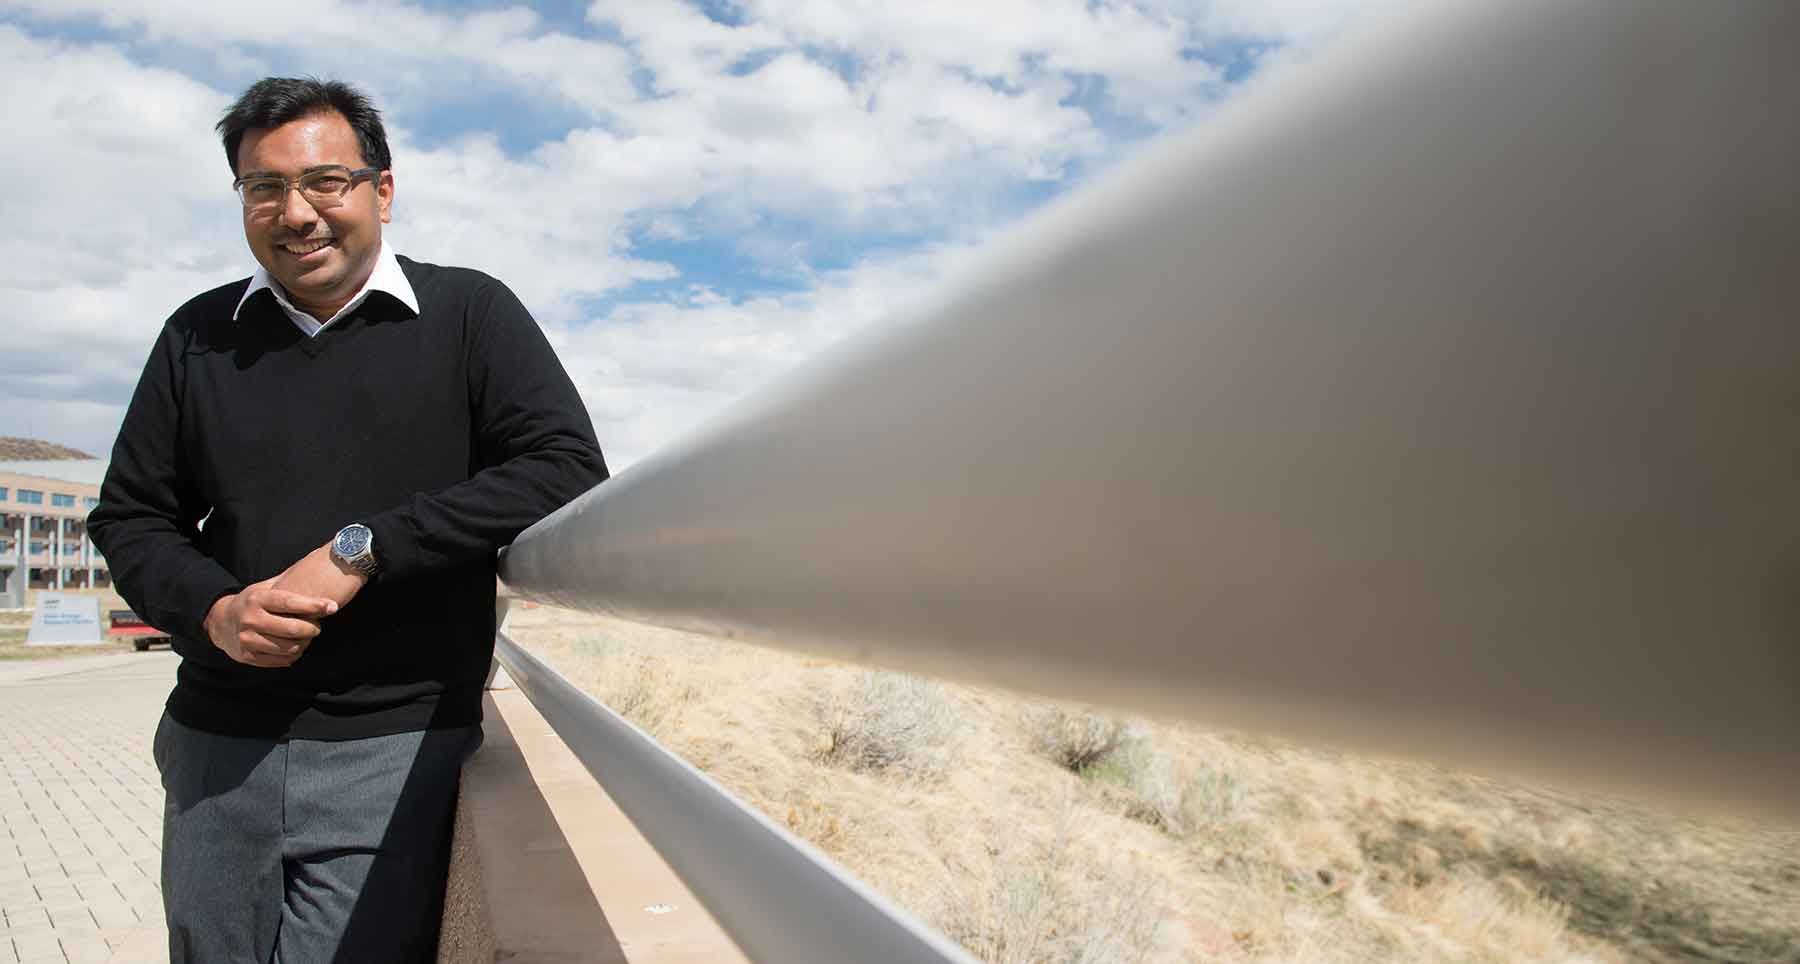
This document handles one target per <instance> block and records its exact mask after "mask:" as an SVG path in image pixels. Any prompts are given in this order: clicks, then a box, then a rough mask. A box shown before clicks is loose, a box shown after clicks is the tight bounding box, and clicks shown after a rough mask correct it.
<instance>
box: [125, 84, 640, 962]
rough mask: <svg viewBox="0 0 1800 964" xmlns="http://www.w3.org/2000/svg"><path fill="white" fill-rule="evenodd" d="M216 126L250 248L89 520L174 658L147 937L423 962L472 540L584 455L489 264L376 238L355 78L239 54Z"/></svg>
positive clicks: (380, 138) (208, 948)
mask: <svg viewBox="0 0 1800 964" xmlns="http://www.w3.org/2000/svg"><path fill="white" fill-rule="evenodd" d="M219 131H220V133H221V134H222V135H223V140H224V145H225V156H226V159H227V160H228V161H229V163H230V165H231V169H232V173H233V174H234V175H235V177H236V180H235V181H234V182H233V186H234V187H235V188H236V190H237V192H238V195H239V197H240V199H241V200H242V202H243V216H244V237H245V239H246V240H247V241H248V242H249V245H250V252H251V254H252V255H254V256H255V259H256V262H257V264H258V265H259V267H258V269H257V270H256V272H255V273H254V274H253V275H252V276H251V277H250V279H249V280H248V281H247V282H246V281H243V280H239V281H235V282H232V283H231V284H227V285H224V286H222V287H219V288H215V289H213V290H212V291H208V292H206V293H204V294H201V295H199V296H198V297H196V298H194V299H193V300H191V301H189V302H188V303H187V304H185V305H183V306H182V307H181V308H179V309H177V310H176V312H175V313H174V315H172V316H171V317H170V318H169V320H168V322H167V324H166V325H165V326H164V327H163V330H162V333H161V335H160V337H159V338H158V339H157V341H156V344H155V347H154V348H153V349H152V351H151V353H150V359H149V362H148V363H147V364H146V365H145V367H144V372H143V376H142V378H141V379H140V381H139V383H138V387H137V391H136V393H135V395H134V396H133V397H132V400H131V406H130V408H129V409H128V410H127V412H126V415H125V421H124V424H123V426H122V427H121V428H120V431H119V438H118V442H117V443H116V445H115V446H114V448H113V454H112V463H111V466H110V467H109V468H108V470H107V475H106V480H105V483H104V485H103V486H102V489H101V495H100V506H99V507H98V508H96V509H95V510H94V512H93V513H92V515H91V516H90V517H89V519H90V526H91V531H92V533H93V536H94V540H95V542H96V543H97V544H98V545H99V547H100V549H101V551H102V552H103V553H104V554H105V555H106V558H107V561H108V563H109V564H110V565H111V567H112V571H113V573H114V576H115V579H116V582H117V585H118V587H119V590H120V592H121V593H122V594H123V595H124V596H125V598H126V599H127V600H128V601H129V602H130V603H131V605H132V606H133V607H135V608H136V609H137V611H138V612H139V613H141V614H142V615H143V616H144V617H145V618H146V619H147V620H148V621H149V622H150V623H152V624H153V625H155V626H157V627H159V628H161V629H163V630H165V631H167V632H169V633H170V634H171V635H172V636H173V637H174V643H175V649H176V651H177V652H179V653H180V654H181V657H182V660H181V666H180V670H179V672H178V674H177V680H176V684H175V689H174V691H173V692H172V693H171V694H170V696H169V700H168V704H167V708H166V711H165V713H164V716H163V719H162V722H161V724H160V725H159V727H158V729H157V734H156V740H155V755H156V760H157V766H158V768H159V769H160V770H161V772H162V779H163V786H164V789H165V790H166V792H167V804H166V808H165V813H164V821H163V867H162V883H163V900H164V905H165V909H166V912H167V916H168V922H169V945H170V953H171V957H172V958H173V959H174V960H177V961H207V962H213V961H271V960H273V961H281V962H288V964H294V962H308V961H319V962H325V961H362V960H367V961H384V962H390V961H413V960H424V959H429V958H430V957H431V955H432V954H433V951H434V948H435V945H436V936H437V923H438V917H439V914H440V913H441V911H440V908H441V905H442V900H443V886H444V876H445V870H446V866H447V860H448V849H449V834H450V825H451V818H452V814H453V810H454V800H455V791H456V783H457V777H458V773H459V771H460V768H461V764H462V761H463V760H464V758H465V757H466V756H467V755H468V753H470V752H471V751H472V750H473V749H474V747H475V745H476V744H477V743H478V742H479V740H480V727H479V724H480V722H481V702H480V701H481V690H482V684H483V681H484V679H485V678H486V674H487V671H488V665H489V661H490V659H491V658H492V650H493V633H494V607H493V601H494V572H495V552H496V550H497V549H499V548H500V547H501V546H504V545H506V544H507V543H508V542H510V541H511V540H512V539H513V537H514V536H515V535H517V534H518V533H519V531H520V530H522V529H524V528H525V527H526V526H528V525H530V524H531V523H533V522H535V521H537V520H538V519H539V518H541V517H542V516H544V515H545V514H546V513H548V512H550V511H552V510H554V509H555V508H557V507H558V506H560V505H562V504H563V503H565V502H567V501H568V500H569V499H571V498H573V497H574V496H576V495H579V494H580V493H582V492H584V491H586V490H587V489H589V488H591V487H592V486H594V485H595V484H597V483H599V482H600V481H602V480H604V479H605V478H606V475H607V473H606V465H605V462H604V460H603V459H602V457H601V453H600V449H599V446H598V445H597V444H596V442H595V440H594V432H593V427H592V425H591V424H590V422H589V420H588V416H587V414H586V411H585V409H584V408H583V406H582V404H581V401H580V399H579V397H578V396H577V395H576V392H575V389H574V386H573V385H572V384H571V383H570V381H569V378H568V376H567V375H566V374H565V373H564V372H563V369H562V367H561V366H560V365H559V364H558V362H557V359H556V356H555V354H554V353H553V352H552V350H551V349H550V346H549V344H548V342H546V340H545V339H544V336H543V334H542V332H540V331H539V329H538V328H537V325H536V324H535V322H533V320H532V319H531V316H530V315H529V314H528V313H527V312H526V310H525V308H524V307H523V306H522V305H520V303H519V301H518V299H516V298H515V297H514V296H513V294H512V293H511V292H510V291H508V290H507V289H506V287H505V286H504V285H502V284H500V283H499V282H498V281H495V280H494V279H493V278H490V277H488V276H486V275H484V274H481V273H479V272H476V271H471V270H467V269H462V268H446V267H438V266H436V265H430V264H424V263H421V262H415V261H412V260H409V259H406V258H401V257H398V256H396V255H395V254H394V253H393V252H392V251H390V250H389V249H388V248H387V247H386V245H385V244H384V243H383V241H382V236H381V234H382V225H383V224H385V223H387V222H388V220H389V215H390V212H391V209H392V206H393V201H394V190H395V188H394V174H393V171H392V170H391V165H390V160H389V155H388V145H387V138H386V134H385V131H384V129H383V127H382V123H381V118H380V114H379V113H378V112H377V111H376V110H375V108H374V107H373V106H372V105H371V104H370V102H369V101H368V99H367V98H365V97H364V96H363V95H362V94H360V93H359V92H357V91H356V90H355V89H354V88H352V87H349V86H347V85H345V84H342V83H337V82H331V83H322V82H319V81H316V80H312V79H286V78H269V79H266V80H262V81H260V82H258V83H256V84H255V85H254V86H252V87H251V88H250V89H249V90H248V91H246V92H245V93H244V95H243V96H242V97H241V98H240V99H239V100H238V101H237V103H235V104H233V105H232V106H231V108H230V110H229V111H228V112H227V113H226V114H225V116H224V119H223V120H221V121H220V122H219ZM495 189H496V190H497V191H503V190H504V187H503V186H496V187H495ZM494 200H495V203H502V201H501V199H500V198H499V197H498V196H496V197H495V199H494Z"/></svg>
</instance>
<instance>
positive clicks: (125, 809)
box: [0, 650, 177, 964]
mask: <svg viewBox="0 0 1800 964" xmlns="http://www.w3.org/2000/svg"><path fill="white" fill-rule="evenodd" d="M176 662H177V659H176V657H175V655H174V654H173V653H171V652H169V651H167V650H153V651H151V652H148V653H118V654H109V655H102V656H92V657H76V658H72V659H59V660H46V661H41V662H37V661H33V662H17V663H5V664H0V828H3V829H4V833H3V834H0V964H36V962H45V964H50V962H57V964H84V962H90V961H120V962H138V961H146V962H147V961H156V960H167V956H168V950H167V944H168V942H167V939H166V937H165V936H164V931H163V924H162V896H161V894H160V892H159V891H158V886H157V868H158V864H159V856H158V851H159V849H160V846H161V840H162V837H161V834H162V787H161V785H160V784H159V782H158V779H157V775H156V766H155V764H154V763H152V762H151V759H150V738H151V735H152V734H153V733H154V732H155V729H156V721H157V718H158V716H159V715H160V714H161V712H162V704H163V700H164V698H166V697H167V696H168V693H169V688H170V687H171V686H173V685H174V682H175V665H176Z"/></svg>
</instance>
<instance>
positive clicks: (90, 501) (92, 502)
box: [0, 489, 100, 509]
mask: <svg viewBox="0 0 1800 964" xmlns="http://www.w3.org/2000/svg"><path fill="white" fill-rule="evenodd" d="M5 494H6V490H4V489H0V496H3V495H5ZM81 501H82V504H83V505H86V506H87V507H88V508H90V509H92V508H95V507H97V506H98V505H99V504H100V500H99V499H98V498H95V497H94V496H91V495H90V496H88V497H87V498H85V499H82V500H81Z"/></svg>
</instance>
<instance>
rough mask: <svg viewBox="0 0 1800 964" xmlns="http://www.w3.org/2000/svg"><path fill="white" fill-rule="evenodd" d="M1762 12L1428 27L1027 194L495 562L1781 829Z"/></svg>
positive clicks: (1314, 69)
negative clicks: (1038, 204) (871, 309)
mask: <svg viewBox="0 0 1800 964" xmlns="http://www.w3.org/2000/svg"><path fill="white" fill-rule="evenodd" d="M1794 36H1800V5H1796V4H1792V3H1787V2H1782V0H1770V2H1742V3H1733V4H1726V5H1704V4H1655V3H1641V2H1636V0H1615V2H1607V3H1584V4H1567V3H1561V2H1538V3H1510V2H1509V3H1496V4H1490V5H1485V6H1469V5H1456V6H1444V5H1430V6H1428V7H1427V8H1425V9H1422V10H1419V11H1416V12H1415V13H1413V14H1410V15H1409V16H1407V17H1406V18H1404V19H1403V20H1400V21H1398V22H1396V23H1394V24H1392V25H1391V26H1389V27H1388V28H1386V29H1383V30H1379V31H1373V32H1371V33H1370V34H1369V35H1368V36H1366V37H1364V38H1361V39H1360V40H1359V41H1358V42H1357V43H1355V44H1351V45H1347V46H1346V47H1345V48H1344V49H1343V50H1342V51H1341V52H1340V53H1338V54H1336V55H1334V56H1331V57H1328V58H1326V59H1324V60H1321V61H1320V62H1317V63H1314V64H1310V65H1307V67H1306V68H1304V69H1296V70H1294V71H1292V72H1291V73H1289V74H1288V75H1286V76H1283V77H1279V78H1274V79H1272V80H1271V81H1269V82H1268V83H1266V84H1264V85H1263V87H1262V89H1261V90H1259V91H1255V92H1252V93H1250V94H1248V95H1246V96H1245V97H1243V98H1242V99H1241V101H1240V102H1239V103H1237V104H1235V105H1232V106H1230V107H1228V108H1226V109H1224V110H1222V111H1221V112H1220V113H1219V114H1218V115H1217V116H1216V117H1214V118H1213V119H1212V120H1211V121H1209V123H1208V124H1207V125H1206V127H1205V128H1204V129H1203V130H1201V131H1198V132H1196V133H1194V134H1192V135H1190V136H1187V137H1183V138H1179V139H1176V140H1173V141H1171V142H1169V143H1166V144H1164V145H1162V146H1160V147H1158V148H1157V149H1155V150H1153V151H1151V152H1149V153H1148V154H1147V155H1146V156H1145V157H1143V158H1141V159H1139V160H1138V161H1137V162H1135V163H1133V164H1131V165H1129V166H1128V167H1127V168H1126V169H1125V170H1123V171H1121V172H1120V173H1118V174H1117V175H1115V176H1114V177H1112V178H1111V179H1109V180H1107V181H1105V182H1103V183H1101V184H1099V185H1097V186H1096V187H1094V188H1092V189H1090V190H1087V191H1085V192H1082V193H1081V194H1080V195H1079V196H1076V197H1074V198H1071V199H1069V200H1067V201H1065V202H1062V203H1058V204H1056V205H1054V206H1053V208H1052V209H1051V210H1049V211H1048V212H1046V213H1045V214H1043V215H1042V216H1040V217H1037V218H1035V219H1034V220H1033V221H1032V222H1031V223H1029V224H1028V225H1026V226H1025V227H1024V228H1023V229H1022V230H1020V231H1019V232H1017V233H1016V234H1015V235H1014V236H1013V237H1011V238H1010V239H1009V240H1008V241H1007V243H1005V244H1004V245H1002V246H1000V247H999V248H998V249H997V250H995V251H994V252H993V253H992V254H991V255H989V256H987V257H985V258H983V259H981V260H979V261H978V262H977V263H975V264H973V265H971V266H969V268H968V270H967V272H966V273H965V274H964V275H963V276H962V277H961V278H960V280H958V281H957V282H956V283H954V284H952V285H950V286H949V287H948V288H947V289H946V290H945V291H944V292H942V293H940V294H939V295H938V296H937V297H935V298H934V299H933V300H931V301H930V302H928V303H925V304H923V305H921V306H919V307H917V308H916V309H914V310H912V311H911V312H909V313H908V314H907V315H905V316H904V317H903V318H901V319H899V320H898V321H897V322H896V323H895V324H893V325H890V326H888V327H885V328H883V329H881V330H878V331H874V332H871V333H868V334H866V335H864V336H862V337H859V338H856V339H853V340H852V341H850V342H848V343H846V344H844V345H842V346H840V347H838V348H837V349H835V350H833V351H831V352H829V353H828V354H827V355H826V356H825V357H823V358H821V359H818V360H816V361H815V362H813V363H811V364H809V365H807V366H805V367H804V368H803V369H802V370H801V371H799V372H797V373H795V374H794V375H793V376H792V377H790V378H788V379H786V380H784V381H783V382H781V383H780V384H778V385H776V386H774V387H773V388H771V389H769V390H767V391H764V392H762V393H761V394H759V395H756V396H753V397H752V398H751V399H749V400H748V401H746V402H744V403H743V404H741V405H739V406H737V407H735V408H734V409H733V410H732V411H731V412H730V413H728V414H727V415H726V416H725V417H724V418H722V419H720V420H718V421H717V422H715V423H713V424H712V425H710V426H708V427H707V428H706V429H705V430H703V431H700V432H698V433H696V434H694V435H692V436H690V437H688V438H687V439H686V440H684V441H683V442H681V443H680V444H677V445H675V446H673V447H671V448H668V449H666V450H664V451H662V452H660V453H658V454H656V455H654V456H653V457H651V458H649V459H647V460H645V461H644V462H642V463H640V464H637V465H634V466H632V467H631V468H630V469H628V470H627V471H625V472H622V473H620V474H619V476H618V477H616V478H614V479H612V480H611V481H609V482H607V483H605V484H604V485H601V486H599V487H598V488H596V489H595V490H594V491H592V492H589V493H588V494H587V495H585V496H583V497H581V498H579V499H577V500H575V501H574V502H572V503H571V504H570V505H568V506H566V507H565V508H564V509H562V510H561V511H559V512H557V513H555V514H553V515H551V516H550V517H548V518H546V519H545V520H543V521H542V522H540V523H539V524H538V525H536V526H533V527H532V528H531V529H530V530H528V531H527V532H525V533H524V534H523V535H521V536H520V538H519V539H518V540H517V541H516V542H515V543H514V545H513V546H512V547H511V548H510V549H509V550H508V551H507V552H506V553H505V554H504V556H503V559H502V567H501V568H502V576H503V578H504V579H505V581H506V583H507V584H508V586H509V587H510V589H511V590H512V591H513V592H515V593H517V594H518V595H521V596H524V597H526V598H530V599H535V600H538V601H541V602H545V603H550V604H555V605H561V606H569V607H575V608H581V609H590V610H598V611H606V612H611V613H615V614H618V615H622V616H626V617H630V618H634V619H639V620H643V621H647V622H653V623H659V624H663V625H668V626H674V627H678V628H684V629H692V630H699V631H703V632H709V633H714V634H719V635H725V636H730V637H735V638H741V639H753V640H756V641H758V642H761V643H765V644H770V645H776V646H783V647H789V648H793V649H796V650H803V651H806V652H810V653H817V654H822V655H826V656H831V657H839V658H845V659H850V660H854V661H858V662H863V663H870V664H877V665H882V666H887V667H893V668H897V669H903V670H910V671H915V672H921V673H927V674H933V675H938V676H946V677H955V678H960V679H965V680H970V681H974V682H982V683H990V684H1000V685H1003V686H1008V687H1012V688H1015V689H1021V690H1029V691H1034V692H1038V693H1043V694H1047V695H1051V696H1057V697H1068V698H1075V699H1080V700H1087V701H1092V702H1098V703H1105V704H1113V705H1118V706H1123V707H1129V708H1131V709H1133V710H1138V711H1143V712H1148V713H1154V714H1164V715H1168V716H1173V717H1179V718H1183V719H1189V720H1195V721H1199V722H1203V723H1207V724H1213V725H1226V726H1235V727H1244V728H1250V729H1257V730H1264V731H1269V732H1274V733H1278V734H1284V735H1287V736H1290V737H1296V738H1300V739H1305V740H1313V741H1325V742H1329V743H1332V744H1337V745H1347V746H1351V747H1357V748H1363V749H1372V750H1376V751H1380V752H1384V753H1399V754H1405V755H1412V756H1417V757H1423V758H1428V759H1433V760H1440V761H1444V762H1447V763H1451V764H1454V765H1458V766H1465V767H1471V768H1476V769H1484V770H1488V771H1490V772H1492V771H1498V772H1502V773H1508V774H1514V775H1522V776H1525V777H1530V778H1541V779H1547V780H1551V781H1556V782H1561V783H1563V784H1566V785H1572V786H1576V787H1589V788H1599V789H1604V790H1620V791H1625V792H1629V793H1633V794H1637V795H1640V796H1650V797H1655V798H1660V799H1664V800H1669V801H1673V802H1676V803H1680V804H1685V805H1695V806H1701V807H1711V808H1717V809H1721V810H1725V811H1729V812H1735V813H1749V814H1755V815H1760V816H1765V817H1773V818H1775V819H1778V820H1783V821H1793V820H1795V819H1796V818H1800V698H1796V695H1795V694H1796V693H1797V692H1800V606H1797V605H1796V604H1795V602H1794V600H1795V599H1796V598H1800V585H1797V584H1796V574H1797V573H1800V569H1797V568H1796V559H1797V558H1800V556H1796V548H1795V547H1796V546H1800V502H1796V500H1795V499H1794V495H1793V493H1794V486H1795V482H1796V480H1800V446H1797V445H1795V444H1794V439H1795V438H1796V437H1800V408H1797V407H1796V404H1795V399H1796V394H1795V392H1796V385H1800V374H1797V373H1800V268H1797V267H1796V261H1795V253H1796V252H1800V113H1796V112H1795V111H1793V110H1792V109H1791V108H1792V104H1791V103H1790V101H1791V98H1790V97H1785V96H1781V94H1780V93H1779V92H1792V91H1795V90H1800V58H1796V57H1794V56H1793V55H1792V51H1791V49H1790V40H1791V38H1792V37H1794ZM531 672H532V673H536V674H538V676H539V677H540V678H547V677H544V676H543V674H544V671H543V670H541V669H539V668H534V669H533V670H532V671H531ZM528 675H529V674H528ZM570 699H572V697H571V698H570ZM547 715H548V714H547ZM563 720H564V722H565V723H566V724H568V725H569V726H570V727H571V729H569V730H565V731H562V732H563V736H564V738H565V739H566V740H567V741H568V742H569V743H570V745H571V746H573V747H576V748H577V752H578V753H583V752H585V753H590V754H591V753H598V752H603V751H601V750H598V749H596V748H595V747H594V746H592V745H591V744H597V743H602V742H606V741H611V740H615V739H618V737H616V736H609V735H602V733H601V731H600V729H599V728H597V727H595V726H593V725H591V724H583V723H578V722H575V721H574V718H573V717H569V716H564V717H563ZM584 748H585V749H584ZM600 775H601V776H602V777H604V776H605V773H604V772H602V773H601V774H600ZM609 788H610V784H609ZM666 803H667V800H666V799H663V800H661V801H660V802H657V803H654V804H645V805H644V807H647V808H648V809H655V808H656V807H659V806H663V805H665V804H666ZM628 812H630V811H629V810H628ZM634 816H635V815H634ZM684 832H685V831H684ZM665 833H666V831H665ZM651 840H652V843H654V844H656V845H657V846H659V847H663V846H665V845H667V839H666V838H665V839H663V840H659V839H658V838H657V837H655V836H652V837H651ZM746 846H748V845H746ZM709 859H711V860H716V861H720V862H721V866H722V862H723V861H725V860H726V859H727V858H726V857H724V856H722V855H717V854H715V855H713V857H711V858H709ZM731 859H735V855H734V857H733V858H731ZM759 859H773V858H767V857H765V858H759ZM677 870H678V871H680V872H681V873H682V875H683V876H684V878H685V879H687V880H688V881H689V882H690V883H696V882H697V881H698V880H699V879H700V878H704V877H706V876H707V875H708V874H711V873H713V872H714V870H715V868H714V866H713V865H712V864H710V863H704V862H703V864H702V865H693V864H690V865H686V866H677ZM720 872H721V873H724V872H725V871H724V870H723V869H720ZM736 872H737V871H735V870H734V871H731V873H736ZM733 879H736V878H733ZM699 889H700V888H699V887H696V890H699ZM750 889H752V890H755V889H758V888H750ZM719 899H720V900H723V901H726V902H736V901H738V900H739V899H740V896H739V895H738V894H736V893H733V894H726V895H721V896H720V898H719ZM708 905H709V907H712V908H713V909H714V910H715V912H719V913H720V915H721V919H722V920H723V919H725V918H727V917H732V918H733V919H734V920H735V919H737V918H736V915H734V914H733V912H732V911H731V910H730V908H727V907H725V906H722V905H719V904H715V903H714V902H713V901H712V900H708ZM789 910H790V911H791V910H792V908H790V909H789ZM758 912H759V913H768V914H771V915H773V914H776V913H777V911H776V910H775V909H773V908H767V907H763V908H759V911H758ZM807 916H809V915H807V914H805V913H801V914H800V917H798V918H795V917H784V918H782V919H781V922H780V923H779V924H777V925H773V926H775V927H776V928H777V929H778V930H779V929H782V928H787V927H790V926H791V927H794V928H799V927H801V926H802V925H803V924H804V923H805V918H806V917H807ZM727 929H728V930H730V931H731V932H732V933H733V935H734V936H737V935H738V934H739V931H738V930H737V929H736V925H734V924H733V923H732V922H731V921H727ZM795 933H798V931H797V930H796V931H795ZM747 946H748V945H747ZM758 947H759V948H764V947H767V945H758ZM799 950H800V949H799V947H798V945H797V944H796V945H793V946H786V945H784V946H781V947H779V948H776V949H766V950H759V951H758V952H757V954H756V956H758V957H759V959H765V960H798V959H801V958H800V957H799V956H798V951H799ZM855 959H858V960H871V961H872V960H890V959H891V960H901V959H910V958H908V957H907V954H906V953H905V952H896V956H893V957H889V958H883V957H878V956H875V955H861V956H858V957H856V958H855Z"/></svg>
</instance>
